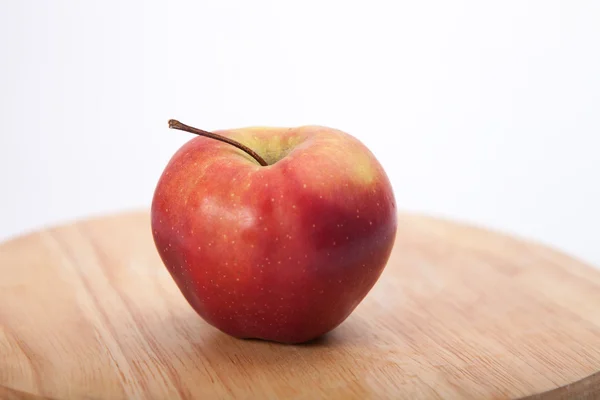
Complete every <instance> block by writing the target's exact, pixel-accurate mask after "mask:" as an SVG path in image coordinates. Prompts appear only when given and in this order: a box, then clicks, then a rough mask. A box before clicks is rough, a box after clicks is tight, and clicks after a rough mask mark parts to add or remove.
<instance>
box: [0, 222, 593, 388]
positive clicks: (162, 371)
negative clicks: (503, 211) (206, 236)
mask: <svg viewBox="0 0 600 400" xmlns="http://www.w3.org/2000/svg"><path fill="white" fill-rule="evenodd" d="M597 371H600V271H599V270H596V269H593V268H591V267H588V266H586V265H584V264H582V263H581V262H578V261H576V260H574V259H572V258H570V257H568V256H566V255H563V254H561V253H559V252H556V251H553V250H551V249H549V248H547V247H543V246H541V245H538V244H534V243H530V242H526V241H522V240H516V239H514V238H511V237H507V236H504V235H501V234H498V233H492V232H490V231H487V230H482V229H477V228H473V227H466V226H462V225H458V224H455V223H452V222H448V221H442V220H438V219H433V218H427V217H422V216H415V215H401V216H400V219H399V232H398V239H397V243H396V247H395V249H394V252H393V255H392V258H391V259H390V262H389V264H388V266H387V268H386V270H385V272H384V274H383V275H382V277H381V279H380V280H379V282H378V283H377V285H376V287H375V288H374V289H373V291H372V292H371V293H370V294H369V295H368V296H367V298H366V299H365V300H364V301H363V303H361V305H360V306H359V307H358V308H357V309H356V311H355V312H354V313H353V314H352V315H351V316H350V318H348V320H346V322H345V323H343V324H342V325H341V326H340V327H338V328H337V329H336V330H334V331H333V332H332V333H330V334H329V335H327V336H325V337H323V338H322V339H320V340H317V341H315V342H313V343H310V344H305V345H299V346H289V345H279V344H274V343H269V342H263V341H251V340H237V339H233V338H230V337H228V336H226V335H224V334H222V333H220V332H218V331H217V330H215V329H214V328H212V327H210V326H209V325H207V324H206V323H205V322H203V321H202V320H201V319H200V318H199V317H198V316H197V315H196V314H195V313H194V312H193V311H192V309H191V308H190V307H189V306H188V304H187V303H186V302H185V300H184V299H183V296H182V295H181V294H180V292H179V291H178V289H177V288H176V286H175V284H174V283H173V281H172V279H171V278H170V276H169V275H168V273H167V271H166V269H165V268H164V267H163V265H162V264H161V262H160V260H159V258H158V256H157V253H156V251H155V249H154V245H153V242H152V239H151V235H150V226H149V217H148V215H147V214H146V213H144V212H140V213H130V214H121V215H115V216H109V217H105V218H97V219H93V220H88V221H81V222H77V223H73V224H70V225H66V226H62V227H58V228H53V229H48V230H44V231H41V232H36V233H32V234H30V235H26V236H23V237H20V238H17V239H14V240H12V241H9V242H7V243H5V244H3V245H0V398H8V399H12V398H15V399H16V398H40V397H44V396H47V397H50V398H56V399H67V398H72V399H101V398H102V399H126V398H129V399H137V398H140V399H141V398H152V399H178V398H197V399H212V398H240V399H271V398H272V399H320V398H328V399H372V398H378V399H402V398H407V399H455V398H457V399H491V398H494V399H499V398H519V397H525V396H530V395H534V394H540V393H543V394H542V395H539V398H548V399H562V398H590V399H592V398H597V397H598V396H600V375H598V372H597ZM594 393H595V394H594ZM568 396H570V397H568ZM586 396H587V397H586Z"/></svg>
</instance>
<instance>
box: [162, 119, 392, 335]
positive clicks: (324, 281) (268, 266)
mask: <svg viewBox="0 0 600 400" xmlns="http://www.w3.org/2000/svg"><path fill="white" fill-rule="evenodd" d="M170 127H171V128H175V129H181V130H186V131H188V132H193V133H197V134H200V135H204V136H198V137H195V138H194V139H192V140H190V141H189V142H187V143H186V144H184V145H183V146H182V147H181V148H180V149H179V150H178V151H177V152H176V154H175V155H174V156H173V158H172V159H171V160H170V161H169V163H168V165H167V166H166V169H165V170H164V172H163V174H162V176H161V177H160V180H159V182H158V185H157V187H156V191H155V194H154V198H153V202H152V233H153V237H154V241H155V244H156V247H157V250H158V253H159V254H160V257H161V259H162V261H163V262H164V264H165V266H166V268H167V269H168V270H169V272H170V274H171V276H172V277H173V279H174V281H175V282H176V284H177V285H178V287H179V289H180V290H181V292H182V294H183V296H184V297H185V298H186V299H187V301H188V302H189V304H190V305H191V306H192V307H193V308H194V310H196V312H197V313H198V314H199V315H200V316H201V317H202V318H203V319H204V320H205V321H207V322H208V323H209V324H211V325H212V326H214V327H216V328H217V329H219V330H221V331H222V332H225V333H226V334H229V335H231V336H233V337H236V338H258V339H264V340H270V341H275V342H281V343H300V342H306V341H309V340H311V339H314V338H317V337H319V336H321V335H323V334H325V333H327V332H329V331H331V330H333V329H334V328H335V327H337V326H338V325H339V324H340V323H342V322H343V321H344V320H345V319H346V318H347V317H348V316H349V315H350V314H351V313H352V311H353V310H354V309H355V308H356V306H357V305H358V304H359V303H360V302H361V301H362V300H363V298H364V297H365V296H366V295H367V294H368V292H369V291H370V290H371V288H372V287H373V285H374V284H375V283H376V282H377V280H378V279H379V276H380V275H381V273H382V271H383V269H384V267H385V265H386V263H387V261H388V258H389V256H390V253H391V250H392V245H393V243H394V238H395V235H396V226H397V219H396V218H397V217H396V204H395V199H394V194H393V192H392V187H391V185H390V182H389V180H388V177H387V176H386V173H385V172H384V170H383V168H382V166H381V165H380V164H379V162H378V161H377V159H376V158H375V157H374V155H373V154H372V153H371V152H370V151H369V150H368V149H367V148H366V147H365V146H364V145H363V144H362V143H361V142H360V141H359V140H357V139H356V138H354V137H353V136H351V135H349V134H347V133H344V132H341V131H339V130H335V129H330V128H326V127H321V126H303V127H298V128H264V127H256V128H244V129H233V130H227V131H219V132H215V133H213V134H210V133H208V132H205V131H201V130H198V129H196V128H192V127H189V126H187V125H184V124H181V123H180V122H178V121H174V120H171V121H170ZM207 135H212V136H213V137H212V138H211V137H206V136H207ZM215 139H218V140H215ZM223 140H227V141H229V142H230V143H224V142H223ZM232 144H234V145H238V147H240V148H238V147H234V145H232ZM244 145H245V146H246V147H244ZM242 147H244V149H241V148H242ZM252 151H254V152H255V153H254V154H250V153H252ZM261 163H262V164H264V165H261Z"/></svg>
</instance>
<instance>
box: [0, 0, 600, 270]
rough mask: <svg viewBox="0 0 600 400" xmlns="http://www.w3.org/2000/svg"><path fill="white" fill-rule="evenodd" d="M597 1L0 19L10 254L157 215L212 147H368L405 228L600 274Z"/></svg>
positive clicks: (72, 7)
mask: <svg viewBox="0 0 600 400" xmlns="http://www.w3.org/2000/svg"><path fill="white" fill-rule="evenodd" d="M599 21H600V2H596V1H506V2H482V1H452V2H447V1H422V2H416V1H369V2H366V1H360V2H359V1H356V2H352V1H275V0H273V1H267V0H254V1H243V0H239V1H234V0H223V1H189V2H182V1H168V2H167V1H164V2H154V1H145V2H142V1H115V0H111V1H103V2H91V1H85V2H84V1H76V0H71V1H64V0H53V1H34V0H4V1H0V61H1V62H0V117H1V131H0V240H3V239H8V238H10V237H13V236H15V235H20V234H23V233H25V232H29V231H31V230H34V229H38V228H40V227H44V226H48V225H51V224H56V223H61V222H65V221H69V220H72V219H75V218H82V217H86V216H90V215H98V214H104V213H109V212H114V211H120V210H126V209H132V208H139V207H147V206H148V205H149V203H150V200H151V196H152V192H153V189H154V185H155V183H156V181H157V179H158V176H159V175H160V173H161V171H162V169H163V168H164V166H165V164H166V162H167V161H168V159H169V158H170V157H171V155H172V154H173V153H174V152H175V151H176V149H177V148H178V147H179V146H180V145H181V144H183V143H184V142H185V141H187V140H188V139H190V135H188V134H186V133H183V132H176V131H171V130H168V129H167V120H168V119H169V118H177V119H180V120H181V121H183V122H185V123H188V124H191V125H195V126H198V127H202V128H204V129H209V130H211V129H224V128H234V127H241V126H248V125H283V126H296V125H304V124H321V125H327V126H331V127H335V128H339V129H342V130H345V131H347V132H349V133H351V134H353V135H355V136H356V137H358V138H359V139H361V140H362V141H363V142H364V143H365V144H366V145H367V146H369V147H370V148H371V149H372V151H373V152H374V153H375V154H376V156H377V157H378V158H379V160H380V161H381V163H382V164H383V165H384V167H385V168H386V170H387V171H388V174H389V176H390V178H391V180H392V183H393V186H394V189H395V191H396V197H397V201H398V205H399V207H400V208H401V209H402V210H406V211H414V212H421V213H427V214H434V215H440V216H445V217H450V218H454V219H457V220H461V221H467V222H471V223H475V224H478V225H486V226H489V227H491V228H494V229H500V230H503V231H506V232H509V233H513V234H516V235H519V236H525V237H529V238H532V239H535V240H537V241H541V242H543V243H546V244H548V245H551V246H553V247H557V248H559V249H561V250H563V251H565V252H568V253H570V254H572V255H574V256H576V257H579V258H581V259H583V260H586V261H588V262H591V263H592V264H595V265H600V240H599V238H600V191H599V190H598V186H600V185H599V183H600V157H598V152H599V150H600V72H599V71H600V23H599Z"/></svg>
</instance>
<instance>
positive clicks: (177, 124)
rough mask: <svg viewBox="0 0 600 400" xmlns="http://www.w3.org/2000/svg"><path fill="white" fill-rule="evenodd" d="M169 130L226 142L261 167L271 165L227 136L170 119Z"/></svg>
mask: <svg viewBox="0 0 600 400" xmlns="http://www.w3.org/2000/svg"><path fill="white" fill-rule="evenodd" d="M169 128H171V129H177V130H180V131H185V132H190V133H193V134H196V135H200V136H204V137H208V138H211V139H215V140H218V141H221V142H225V143H228V144H230V145H232V146H234V147H237V148H238V149H240V150H242V151H245V152H246V153H248V154H249V155H250V156H251V157H252V158H254V159H255V160H256V161H257V162H258V163H259V164H260V165H261V166H263V167H266V166H268V165H269V164H268V163H267V162H266V161H265V160H264V159H263V158H262V157H261V156H259V155H258V153H256V152H255V151H254V150H252V149H251V148H249V147H247V146H245V145H243V144H241V143H240V142H238V141H235V140H233V139H230V138H228V137H225V136H221V135H217V134H216V133H212V132H208V131H205V130H202V129H198V128H194V127H193V126H189V125H186V124H183V123H181V122H179V121H177V120H176V119H170V120H169Z"/></svg>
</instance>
